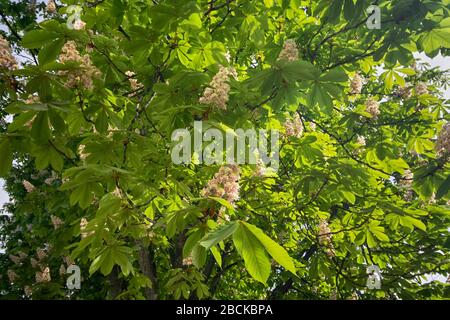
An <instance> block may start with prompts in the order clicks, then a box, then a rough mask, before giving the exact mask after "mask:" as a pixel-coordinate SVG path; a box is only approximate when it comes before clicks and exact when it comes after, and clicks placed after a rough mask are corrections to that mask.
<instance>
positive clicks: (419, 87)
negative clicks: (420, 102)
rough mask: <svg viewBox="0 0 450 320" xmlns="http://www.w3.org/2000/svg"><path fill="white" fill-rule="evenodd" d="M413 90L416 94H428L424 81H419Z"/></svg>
mask: <svg viewBox="0 0 450 320" xmlns="http://www.w3.org/2000/svg"><path fill="white" fill-rule="evenodd" d="M414 91H415V92H416V94H417V95H418V96H421V95H423V94H428V86H427V85H426V83H424V82H420V83H418V84H417V85H416V86H415V87H414Z"/></svg>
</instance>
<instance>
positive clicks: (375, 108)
mask: <svg viewBox="0 0 450 320" xmlns="http://www.w3.org/2000/svg"><path fill="white" fill-rule="evenodd" d="M365 106H366V112H368V113H370V114H371V115H372V118H374V119H376V118H377V117H378V115H379V114H380V109H379V104H378V101H376V100H375V99H373V98H369V99H367V101H366V103H365Z"/></svg>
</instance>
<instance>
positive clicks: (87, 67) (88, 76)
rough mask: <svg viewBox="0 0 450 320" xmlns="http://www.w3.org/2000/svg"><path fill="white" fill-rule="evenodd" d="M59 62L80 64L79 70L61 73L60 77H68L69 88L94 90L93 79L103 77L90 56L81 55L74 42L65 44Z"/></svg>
mask: <svg viewBox="0 0 450 320" xmlns="http://www.w3.org/2000/svg"><path fill="white" fill-rule="evenodd" d="M59 61H60V62H61V63H66V62H78V63H80V68H79V69H77V70H70V71H69V70H61V71H59V75H62V76H67V82H66V86H67V87H68V88H76V87H82V88H85V89H87V90H92V89H93V87H94V85H93V79H94V78H99V77H100V75H101V73H100V71H99V70H98V69H97V67H95V66H94V65H93V64H92V61H91V58H90V57H89V55H84V56H81V55H80V53H79V52H78V50H77V46H76V44H75V42H74V41H67V42H66V43H65V44H64V46H63V48H62V49H61V54H60V55H59Z"/></svg>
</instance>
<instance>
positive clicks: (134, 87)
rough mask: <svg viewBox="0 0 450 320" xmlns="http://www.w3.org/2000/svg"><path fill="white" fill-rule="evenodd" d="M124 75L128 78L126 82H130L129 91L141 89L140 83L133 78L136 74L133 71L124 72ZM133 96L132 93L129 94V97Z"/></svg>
mask: <svg viewBox="0 0 450 320" xmlns="http://www.w3.org/2000/svg"><path fill="white" fill-rule="evenodd" d="M125 75H126V76H127V77H128V81H129V82H130V87H131V90H133V91H137V90H139V89H141V88H142V87H143V85H142V83H140V82H139V81H138V80H137V79H135V78H134V76H135V75H136V74H135V73H134V72H133V71H127V72H125ZM133 95H134V93H133V94H131V95H130V96H133Z"/></svg>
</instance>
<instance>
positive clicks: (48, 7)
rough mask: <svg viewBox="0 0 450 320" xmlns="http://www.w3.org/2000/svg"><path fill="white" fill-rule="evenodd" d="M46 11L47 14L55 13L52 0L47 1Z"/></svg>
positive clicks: (54, 5)
mask: <svg viewBox="0 0 450 320" xmlns="http://www.w3.org/2000/svg"><path fill="white" fill-rule="evenodd" d="M46 9H47V12H48V13H55V12H56V4H55V1H54V0H48V2H47V7H46Z"/></svg>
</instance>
